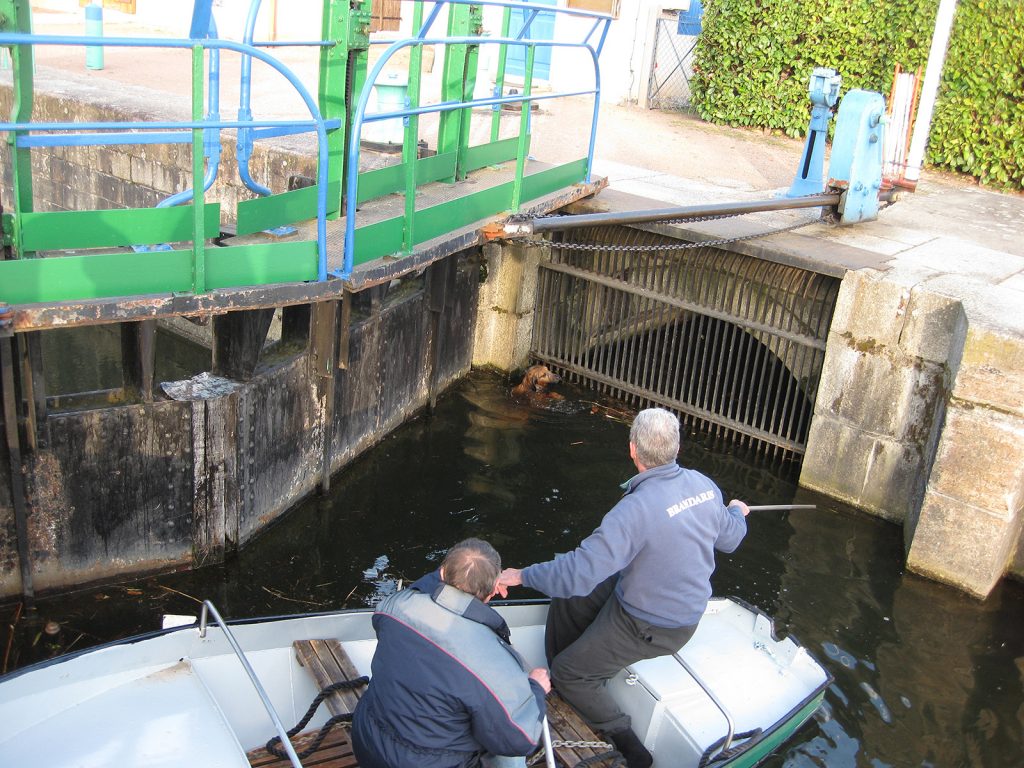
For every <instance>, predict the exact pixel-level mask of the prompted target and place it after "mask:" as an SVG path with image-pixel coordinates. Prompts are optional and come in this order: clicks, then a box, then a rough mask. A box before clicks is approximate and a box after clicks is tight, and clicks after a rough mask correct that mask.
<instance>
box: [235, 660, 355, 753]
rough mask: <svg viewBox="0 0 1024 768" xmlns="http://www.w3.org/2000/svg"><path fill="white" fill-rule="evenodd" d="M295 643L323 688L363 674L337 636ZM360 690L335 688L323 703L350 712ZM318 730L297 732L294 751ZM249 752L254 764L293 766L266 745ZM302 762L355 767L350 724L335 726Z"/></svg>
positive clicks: (332, 710) (340, 712) (334, 711)
mask: <svg viewBox="0 0 1024 768" xmlns="http://www.w3.org/2000/svg"><path fill="white" fill-rule="evenodd" d="M292 647H293V648H294V649H295V657H296V659H298V662H299V664H300V665H301V666H303V667H305V668H306V669H307V670H308V671H309V673H310V674H311V675H312V676H313V679H314V680H315V681H316V684H317V687H318V688H319V689H320V690H323V689H324V688H326V687H327V686H329V685H331V684H333V683H338V682H342V681H346V680H355V679H356V678H358V677H360V676H361V675H360V674H359V672H358V671H357V670H356V668H355V665H354V664H353V663H352V661H351V659H349V657H348V654H347V653H346V652H345V649H344V648H343V647H342V646H341V643H339V642H338V641H337V640H296V641H295V642H294V643H292ZM360 694H361V690H360V689H359V688H355V689H348V690H340V691H335V692H334V693H332V694H330V695H329V696H328V697H327V698H326V699H324V705H325V706H326V707H327V709H328V711H330V713H331V714H332V715H347V714H349V713H350V712H352V711H353V710H354V709H355V707H356V703H357V702H358V701H359V696H360ZM286 725H287V724H286ZM318 730H319V729H313V730H310V731H307V732H305V733H301V734H299V735H298V736H296V737H295V738H294V739H293V740H292V744H293V745H294V747H295V751H296V752H297V753H301V752H302V751H303V749H305V748H306V747H307V746H309V744H310V743H311V742H312V741H313V739H314V738H315V737H316V734H317V732H318ZM246 756H247V757H248V758H249V764H250V765H251V766H254V768H290V767H291V763H290V762H289V761H288V759H287V758H284V759H282V758H279V757H277V756H276V755H272V754H270V753H269V752H267V750H266V749H265V748H263V747H260V748H258V749H253V750H251V751H250V752H249V753H248V754H247V755H246ZM302 764H303V766H306V768H314V767H315V768H354V766H356V765H357V763H356V758H355V755H353V754H352V742H351V740H350V739H349V734H348V728H347V726H346V725H345V724H339V725H336V726H334V728H332V729H331V730H330V732H329V733H328V734H327V737H326V738H325V739H324V741H323V743H322V744H321V745H320V747H319V748H318V749H317V750H316V752H314V753H313V754H312V755H310V756H309V757H306V758H304V759H303V760H302Z"/></svg>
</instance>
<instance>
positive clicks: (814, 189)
mask: <svg viewBox="0 0 1024 768" xmlns="http://www.w3.org/2000/svg"><path fill="white" fill-rule="evenodd" d="M841 84H842V78H841V77H840V76H839V75H838V74H837V73H836V71H835V70H834V69H828V68H826V67H816V68H815V70H814V73H813V74H812V75H811V82H810V87H809V88H808V91H809V93H810V97H811V104H812V107H811V123H810V127H809V129H808V131H807V141H806V143H805V144H804V152H803V155H802V156H801V158H800V167H799V168H798V170H797V175H796V178H795V179H794V180H793V184H792V186H791V187H790V188H789V190H788V191H786V192H785V193H784V194H782V195H780V196H777V197H775V198H773V199H769V200H750V201H745V202H737V203H713V204H710V205H691V206H684V207H681V208H679V207H677V208H657V209H651V210H642V211H614V212H609V213H584V214H576V215H572V216H551V217H545V218H533V217H531V216H529V215H522V214H513V215H512V216H510V217H509V218H508V219H507V220H506V221H505V223H504V226H503V232H502V235H503V236H504V237H523V236H531V235H538V234H543V233H545V232H554V231H557V230H565V229H571V228H574V227H590V226H611V225H630V224H644V223H652V222H657V221H682V220H687V219H714V218H723V217H727V216H738V215H742V214H746V213H761V212H764V211H782V210H796V209H801V208H808V209H809V208H821V209H822V210H823V211H824V212H825V213H826V214H831V215H832V217H833V218H834V219H835V220H836V221H838V223H839V224H856V223H858V222H861V221H872V220H874V219H876V218H878V204H879V202H880V201H881V202H887V203H888V202H892V201H894V200H895V199H896V193H895V190H893V189H892V187H891V185H885V186H884V187H883V183H882V156H883V145H884V142H883V138H884V135H883V131H884V128H885V99H884V98H882V95H881V94H879V93H875V92H873V91H862V90H856V89H854V90H851V91H849V92H848V93H847V94H846V95H845V96H844V97H843V98H842V100H840V99H839V87H840V85H841ZM837 101H838V102H839V116H838V117H837V119H836V128H835V135H834V136H833V139H832V155H831V158H830V161H829V168H828V176H827V183H826V176H825V173H824V168H825V145H826V139H827V137H828V124H829V121H830V120H831V119H832V109H833V107H835V105H836V102H837ZM812 221H813V220H808V221H807V222H806V223H811V222H812ZM797 226H804V225H803V224H798V225H797ZM793 228H794V227H792V226H790V227H787V229H793ZM769 234H774V232H762V233H760V234H757V235H744V236H741V237H739V238H735V239H748V238H752V237H762V236H764V235H769Z"/></svg>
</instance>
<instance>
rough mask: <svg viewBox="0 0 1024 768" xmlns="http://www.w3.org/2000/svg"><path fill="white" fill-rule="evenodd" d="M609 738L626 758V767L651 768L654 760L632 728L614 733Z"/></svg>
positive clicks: (609, 734)
mask: <svg viewBox="0 0 1024 768" xmlns="http://www.w3.org/2000/svg"><path fill="white" fill-rule="evenodd" d="M607 736H608V738H609V739H611V742H612V744H614V745H615V748H616V749H617V750H619V752H620V753H621V754H622V756H623V757H624V758H626V765H627V766H629V768H651V764H653V763H654V758H653V757H652V756H651V753H650V752H648V751H647V747H645V746H644V744H643V742H642V741H640V737H639V736H637V735H636V734H635V733H633V730H632V729H631V728H623V729H622V730H621V731H612V732H610V733H608V734H607Z"/></svg>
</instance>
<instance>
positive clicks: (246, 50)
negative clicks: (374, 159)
mask: <svg viewBox="0 0 1024 768" xmlns="http://www.w3.org/2000/svg"><path fill="white" fill-rule="evenodd" d="M7 45H68V46H77V45H80V46H97V45H102V46H106V47H112V48H184V49H189V50H191V49H193V48H195V47H197V46H199V47H201V48H203V49H204V50H205V49H215V50H229V51H234V52H236V53H240V54H243V55H247V56H251V57H253V58H256V59H259V60H260V61H262V62H264V63H265V64H267V65H268V66H270V67H271V68H272V69H274V70H276V71H277V72H279V73H280V74H281V75H282V76H283V77H284V78H285V79H286V80H287V81H288V82H289V83H290V84H291V85H292V87H293V88H294V89H295V91H296V92H297V93H298V94H299V96H300V97H301V98H302V101H303V103H304V104H305V105H306V108H307V109H308V110H309V113H310V117H311V122H312V128H313V129H314V130H315V131H316V134H317V144H318V147H317V227H316V240H317V280H318V281H320V282H323V281H325V280H327V165H328V154H327V127H326V121H325V120H324V118H323V116H322V115H321V114H320V109H319V107H318V106H317V103H316V101H315V100H314V99H313V97H312V96H311V95H310V93H309V91H308V90H307V89H306V87H305V86H304V85H303V84H302V81H300V80H299V79H298V77H297V76H296V75H295V73H294V72H292V70H291V69H290V68H289V67H288V66H286V65H285V64H284V63H283V62H281V61H279V60H278V59H276V58H275V57H273V56H271V55H270V54H268V53H266V52H264V51H261V50H260V49H258V48H255V47H253V46H251V45H245V44H244V43H236V42H234V41H231V40H221V39H210V38H205V39H196V40H192V39H166V40H164V39H156V38H138V37H84V36H76V35H35V34H24V33H16V32H4V33H0V46H7ZM297 122H299V121H269V120H268V121H251V122H250V121H207V120H198V121H190V122H173V123H153V124H142V126H141V129H143V130H158V129H163V128H166V127H177V128H182V127H185V128H191V129H194V130H198V129H212V128H224V127H233V128H239V127H245V126H251V127H262V126H274V125H287V126H292V125H295V124H296V123H297ZM303 122H304V121H303ZM53 125H55V126H61V127H56V128H53V127H49V124H46V123H0V131H46V130H84V129H85V127H88V126H90V125H91V124H88V123H84V124H81V126H82V127H81V128H79V127H77V125H76V124H73V123H72V124H63V123H55V124H53ZM104 125H106V126H114V127H122V126H118V124H115V123H106V124H104ZM124 125H125V126H130V125H132V124H130V123H126V124H124ZM68 138H69V139H71V140H73V139H74V137H68ZM140 143H144V142H140ZM56 146H59V145H56ZM194 191H195V192H196V198H197V199H198V198H199V197H200V195H201V194H202V193H201V192H200V191H199V190H198V189H196V190H194Z"/></svg>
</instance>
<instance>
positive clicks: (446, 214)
mask: <svg viewBox="0 0 1024 768" xmlns="http://www.w3.org/2000/svg"><path fill="white" fill-rule="evenodd" d="M586 167H587V161H586V159H585V158H584V159H582V160H577V161H575V162H571V163H566V164H565V165H559V166H555V167H554V168H548V169H547V170H544V171H541V172H540V173H535V174H533V175H532V176H527V177H526V178H525V179H524V180H523V189H524V197H525V198H526V199H527V200H532V199H534V198H537V197H541V196H542V195H546V194H548V193H549V192H554V191H556V190H559V189H564V188H565V187H567V186H571V185H572V184H576V183H578V182H580V181H582V180H583V177H584V176H585V174H586ZM514 184H515V182H512V181H508V182H505V183H504V184H499V185H498V186H496V187H491V188H490V189H484V190H481V191H480V192H476V193H474V194H472V195H467V196H466V197H460V198H458V199H457V200H451V201H449V202H446V203H441V204H440V205H435V206H433V207H431V208H424V209H423V210H419V211H416V220H415V221H414V222H413V231H414V232H415V233H416V243H417V244H419V243H422V242H424V241H426V240H431V239H433V238H435V237H439V236H440V235H443V234H445V233H447V232H451V231H452V230H455V229H458V228H459V227H464V226H466V225H467V224H472V223H473V222H475V221H479V220H480V219H486V218H488V217H489V216H495V215H497V214H499V213H501V212H503V211H507V210H508V208H509V206H510V205H511V202H512V190H513V187H514ZM403 222H404V217H402V216H396V217H394V218H391V219H387V220H386V221H381V222H378V223H376V224H370V225H367V226H365V227H359V228H357V229H356V233H355V241H356V247H355V251H356V252H355V255H354V257H353V262H354V263H355V264H365V263H366V262H368V261H372V260H373V259H379V258H381V257H382V256H391V255H392V254H396V253H400V252H401V249H402V226H403Z"/></svg>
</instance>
